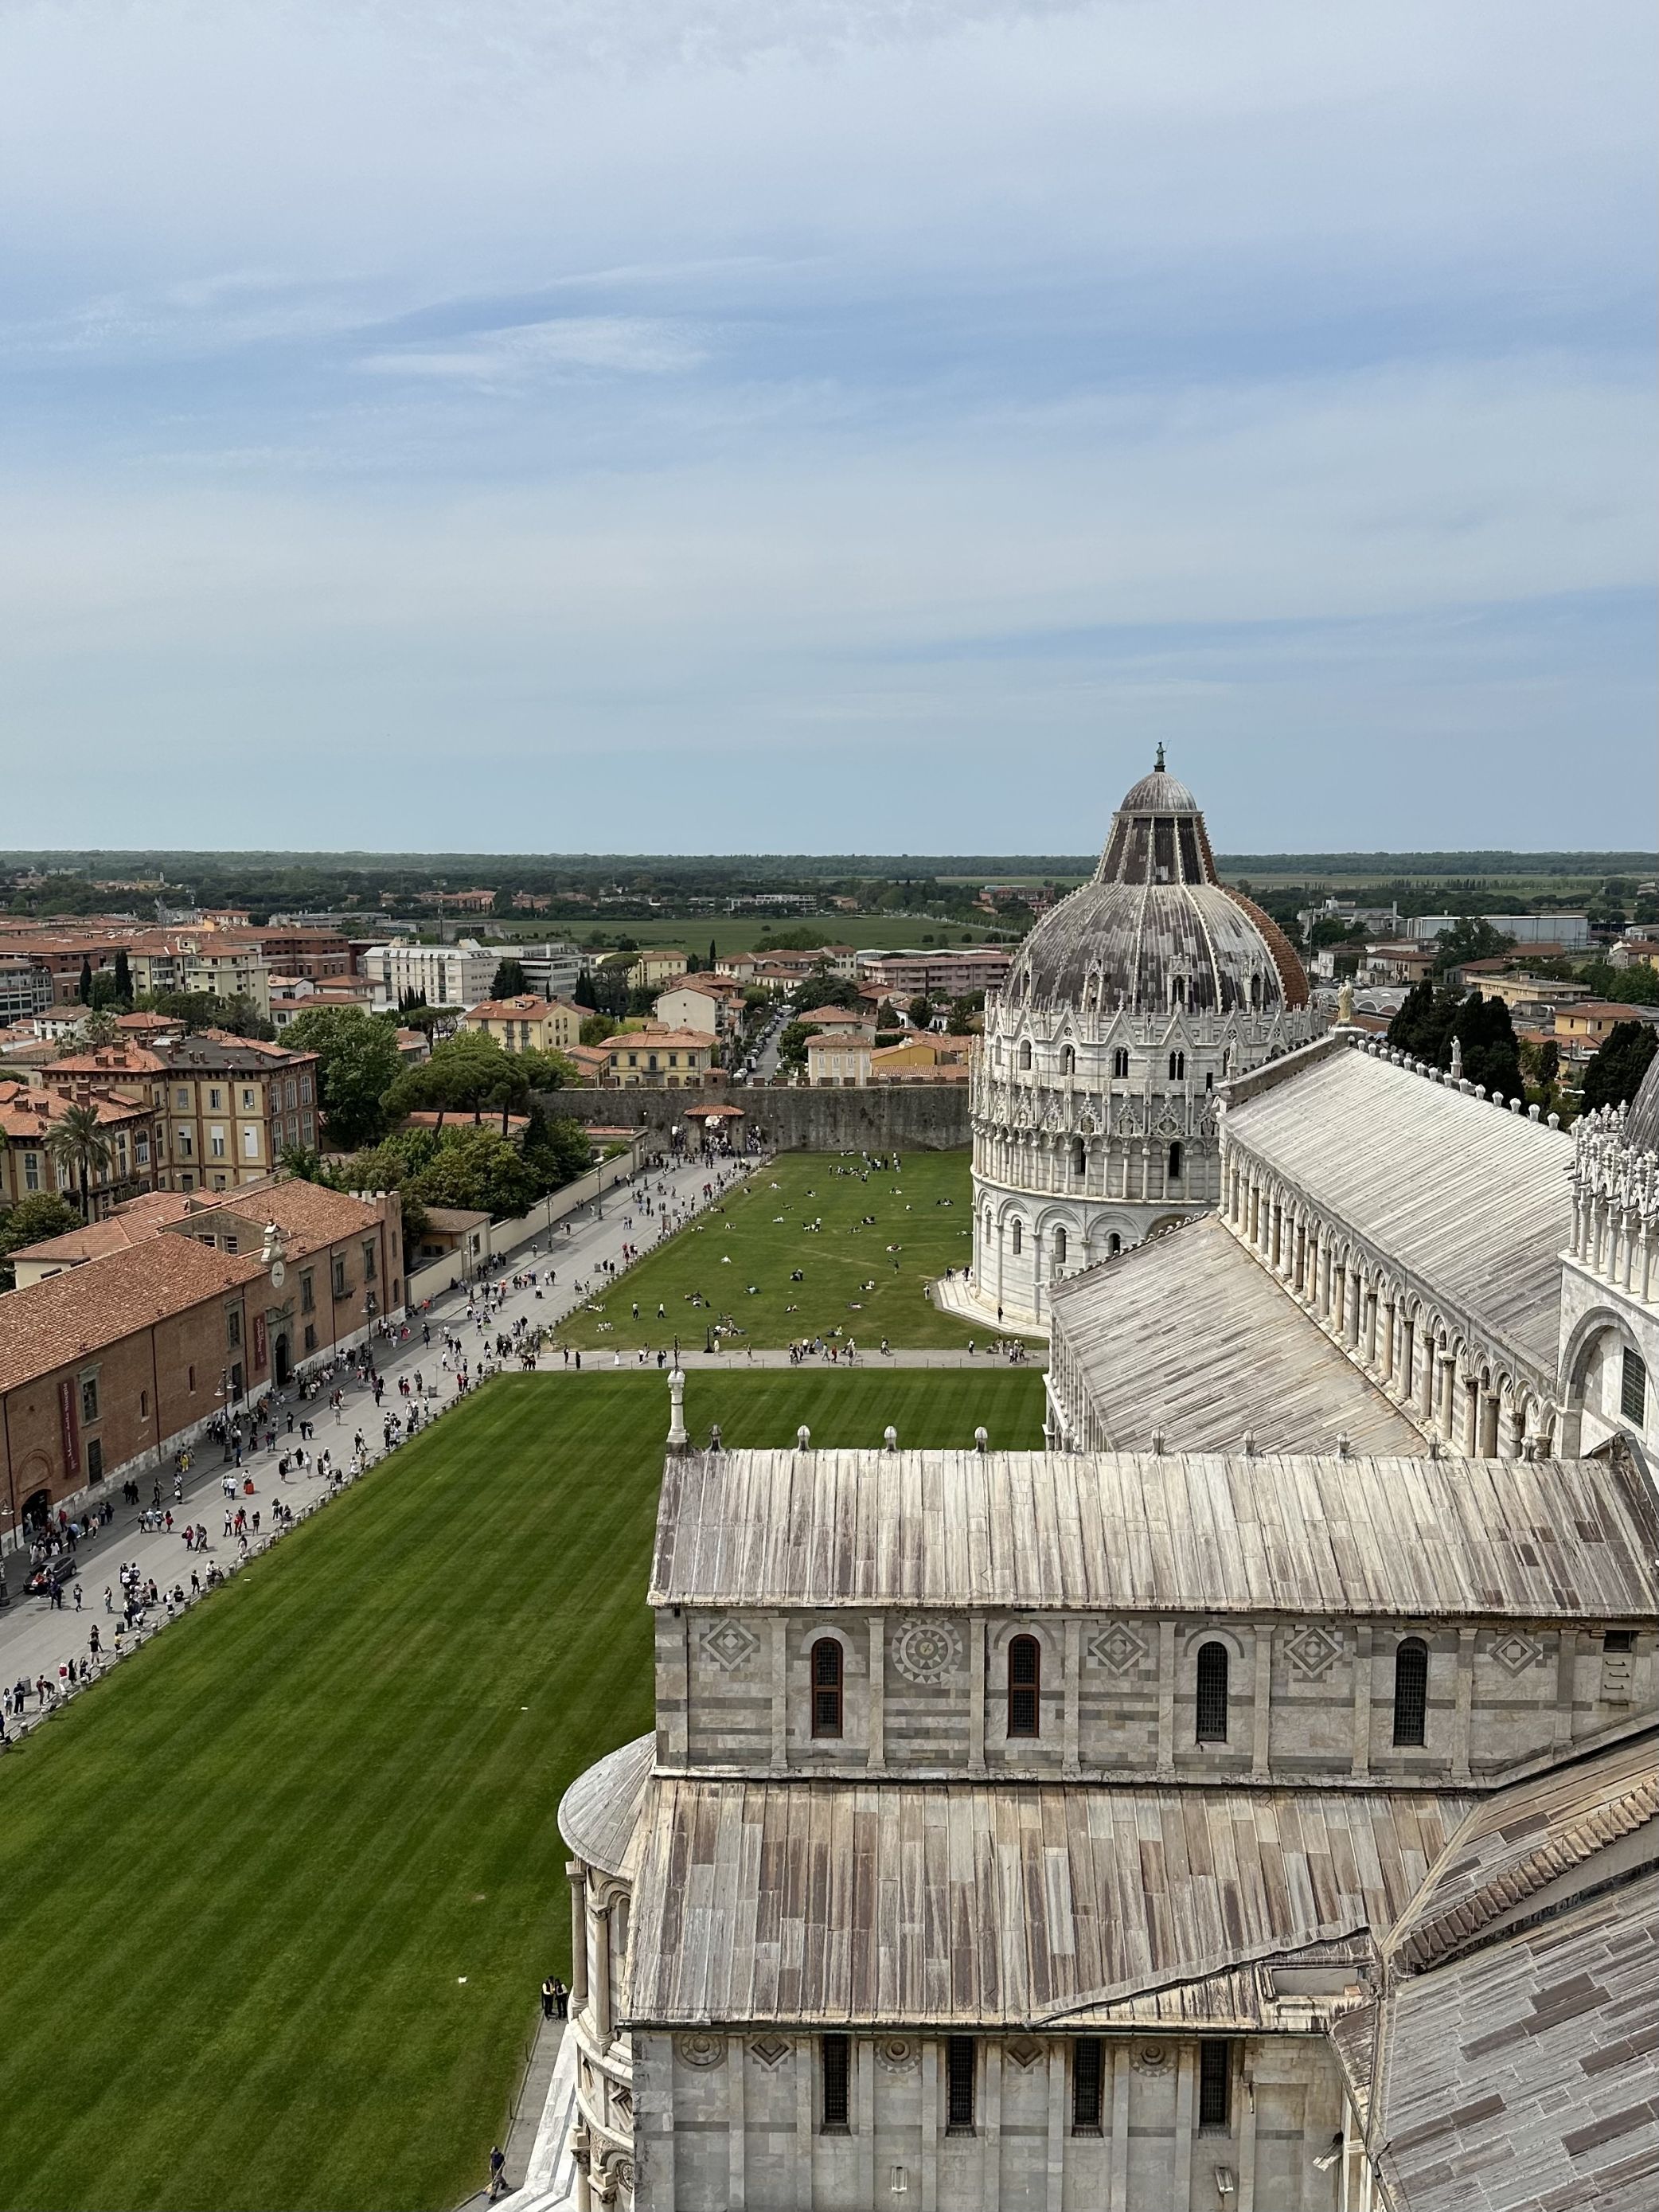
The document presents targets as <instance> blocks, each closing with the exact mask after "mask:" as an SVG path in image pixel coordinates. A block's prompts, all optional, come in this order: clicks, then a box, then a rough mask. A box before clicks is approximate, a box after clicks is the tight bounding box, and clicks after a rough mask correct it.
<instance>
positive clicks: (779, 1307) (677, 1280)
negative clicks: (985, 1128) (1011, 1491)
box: [559, 1152, 987, 1354]
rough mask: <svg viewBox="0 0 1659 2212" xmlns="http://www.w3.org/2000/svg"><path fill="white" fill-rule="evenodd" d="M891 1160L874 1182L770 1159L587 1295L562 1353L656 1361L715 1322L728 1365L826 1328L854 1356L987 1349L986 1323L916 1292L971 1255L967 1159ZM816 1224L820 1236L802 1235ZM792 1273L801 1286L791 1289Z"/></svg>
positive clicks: (568, 1326)
mask: <svg viewBox="0 0 1659 2212" xmlns="http://www.w3.org/2000/svg"><path fill="white" fill-rule="evenodd" d="M902 1161H903V1164H902V1169H901V1170H900V1172H899V1173H898V1174H897V1175H894V1174H892V1173H891V1172H884V1173H880V1174H876V1173H872V1175H871V1176H870V1179H869V1181H868V1182H866V1181H865V1180H864V1178H863V1176H862V1174H861V1173H860V1174H852V1173H838V1172H837V1170H852V1169H856V1168H858V1167H859V1166H860V1163H859V1161H858V1159H857V1158H856V1157H854V1158H842V1157H841V1156H840V1155H839V1154H837V1153H834V1152H784V1153H781V1155H780V1156H779V1157H778V1158H777V1159H775V1161H774V1162H773V1164H771V1166H770V1167H767V1168H763V1169H762V1170H760V1171H759V1173H758V1174H757V1175H754V1176H750V1178H749V1180H748V1182H745V1183H743V1184H741V1185H739V1186H738V1188H735V1189H734V1190H732V1191H731V1192H730V1193H728V1194H727V1196H726V1200H725V1201H724V1202H723V1204H722V1205H721V1206H719V1207H718V1208H716V1210H715V1211H714V1212H712V1213H708V1214H705V1215H703V1216H702V1218H701V1219H700V1220H698V1221H696V1222H693V1223H691V1224H690V1225H688V1226H687V1227H686V1228H684V1229H683V1230H682V1231H680V1233H679V1235H678V1237H675V1238H674V1239H673V1240H672V1242H671V1243H668V1244H665V1245H664V1246H663V1247H662V1249H660V1251H656V1252H653V1253H651V1254H650V1255H649V1256H648V1257H647V1258H646V1259H644V1260H641V1261H640V1262H639V1264H638V1265H637V1266H636V1267H632V1268H630V1269H629V1272H628V1273H627V1274H625V1275H623V1276H622V1277H620V1278H619V1279H618V1280H617V1283H616V1284H615V1285H613V1286H612V1287H611V1288H609V1289H604V1288H600V1289H597V1290H596V1291H595V1292H594V1294H593V1296H592V1298H591V1299H590V1301H589V1302H588V1305H587V1306H586V1307H585V1308H583V1309H582V1310H580V1311H578V1312H577V1313H574V1314H573V1315H572V1316H570V1318H569V1320H568V1321H567V1322H562V1323H561V1325H560V1328H559V1342H560V1343H561V1344H568V1345H571V1346H576V1345H580V1346H582V1347H583V1348H584V1349H587V1348H590V1347H591V1348H593V1349H596V1350H602V1351H609V1350H611V1349H614V1348H616V1347H617V1346H622V1347H623V1348H629V1347H632V1346H635V1345H640V1344H645V1345H649V1346H651V1347H652V1349H653V1351H654V1350H655V1349H656V1347H657V1346H659V1345H668V1344H671V1342H672V1341H673V1340H674V1338H675V1337H678V1339H679V1340H680V1342H681V1343H682V1344H683V1345H686V1344H689V1345H691V1346H695V1347H696V1348H697V1349H698V1350H702V1348H703V1347H704V1345H705V1342H706V1340H707V1335H708V1329H709V1328H710V1327H711V1325H712V1324H713V1323H714V1322H717V1321H720V1320H721V1319H722V1318H725V1319H727V1320H729V1321H730V1322H732V1326H733V1328H734V1329H735V1330H736V1331H738V1334H735V1335H732V1336H731V1337H729V1338H728V1339H727V1340H726V1349H728V1350H736V1351H737V1352H738V1353H739V1354H740V1353H741V1352H742V1349H743V1347H744V1346H745V1345H753V1346H755V1347H756V1349H757V1350H760V1349H762V1348H763V1347H766V1346H779V1345H786V1344H788V1343H790V1342H791V1341H792V1340H794V1339H796V1338H799V1337H806V1336H814V1335H825V1336H827V1335H829V1334H830V1333H831V1331H833V1330H835V1329H840V1330H841V1331H842V1334H843V1336H844V1337H851V1338H852V1339H853V1340H854V1342H855V1343H856V1344H857V1345H858V1346H859V1348H860V1351H874V1349H875V1347H876V1346H878V1344H879V1343H880V1341H881V1340H882V1338H883V1337H886V1338H887V1339H888V1340H889V1342H890V1343H891V1344H893V1345H895V1346H902V1347H905V1348H909V1347H913V1346H930V1345H945V1346H965V1345H966V1344H967V1343H968V1342H969V1339H970V1338H973V1339H975V1340H977V1341H978V1342H979V1343H981V1344H984V1343H985V1342H986V1341H987V1331H986V1329H985V1328H984V1327H983V1325H981V1327H980V1328H978V1329H975V1328H971V1327H970V1326H969V1324H968V1323H967V1322H961V1321H957V1320H956V1319H955V1318H954V1317H953V1316H951V1315H949V1314H942V1313H940V1312H939V1310H938V1309H937V1307H935V1306H934V1305H933V1303H932V1301H931V1300H930V1299H929V1298H928V1297H927V1294H926V1286H927V1284H928V1283H930V1282H932V1281H933V1280H934V1279H935V1278H937V1277H938V1276H940V1275H942V1274H943V1273H945V1269H946V1268H947V1267H956V1268H958V1269H960V1268H963V1267H966V1266H967V1265H968V1264H969V1261H970V1260H971V1259H972V1257H973V1212H972V1200H973V1193H972V1187H971V1184H970V1182H969V1173H968V1154H967V1153H966V1152H906V1153H904V1154H903V1155H902ZM947 1200H948V1201H949V1202H948V1203H945V1201H947ZM867 1213H872V1214H874V1215H875V1217H876V1218H875V1222H874V1225H866V1224H865V1222H864V1216H865V1215H866V1214H867ZM813 1221H821V1222H822V1223H823V1227H822V1228H821V1229H817V1230H812V1229H809V1227H808V1226H807V1225H808V1224H809V1223H811V1222H813ZM893 1246H896V1247H897V1248H898V1249H896V1250H893V1249H889V1248H890V1247H893ZM728 1259H729V1261H730V1263H731V1264H730V1265H729V1266H728V1265H727V1264H726V1262H727V1261H728ZM796 1268H799V1270H800V1271H801V1273H802V1274H803V1275H804V1276H805V1281H804V1282H799V1283H794V1282H791V1280H790V1276H791V1274H792V1273H793V1271H794V1270H795V1269H796ZM750 1285H754V1288H755V1292H756V1295H754V1296H752V1297H751V1296H750ZM866 1285H873V1287H872V1288H867V1287H866ZM697 1298H701V1299H702V1300H703V1301H705V1303H703V1304H694V1303H693V1301H694V1299H697ZM636 1303H637V1304H638V1306H639V1309H640V1313H639V1319H638V1320H637V1321H636V1320H635V1318H634V1307H635V1304H636ZM659 1305H660V1306H661V1307H662V1309H663V1318H662V1319H661V1320H659V1319H658V1316H657V1308H658V1307H659Z"/></svg>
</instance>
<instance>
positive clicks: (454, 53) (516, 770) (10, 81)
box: [0, 0, 1659, 853]
mask: <svg viewBox="0 0 1659 2212" xmlns="http://www.w3.org/2000/svg"><path fill="white" fill-rule="evenodd" d="M1656 46H1659V11H1656V10H1655V9H1653V7H1652V5H1651V0H1583V4H1581V5H1578V6H1575V7H1564V6H1562V5H1561V4H1560V0H1457V4H1456V5H1455V6H1452V7H1448V6H1447V5H1446V4H1445V0H1343V4H1342V5H1340V6H1339V7H1333V6H1332V5H1330V0H1291V4H1285V0H1249V5H1248V6H1240V5H1238V4H1237V0H1103V3H1102V4H1066V0H1024V4H1020V0H214V5H213V6H212V8H210V9H204V8H202V7H200V6H199V5H197V4H195V0H190V4H181V3H180V0H118V3H117V0H35V3H33V4H32V0H5V4H4V5H3V7H0V209H3V210H4V211H5V213H4V219H3V221H0V611H3V612H0V767H3V775H0V845H8V846H85V845H88V844H104V845H111V846H115V845H118V846H125V847H131V846H134V845H144V844H153V845H162V846H167V847H180V846H199V847H237V848H251V847H271V846H283V847H302V848H362V847H370V848H374V847H392V848H403V849H416V850H419V849H433V850H447V851H454V850H458V849H460V850H479V851H570V852H577V851H585V850H586V851H635V850H641V851H654V852H675V851H694V852H706V851H727V850H733V851H744V850H769V851H802V852H807V851H875V852H892V851H898V850H910V851H928V852H947V851H974V852H998V853H1016V852H1042V853H1049V852H1073V851H1083V850H1086V849H1088V848H1090V847H1091V846H1094V845H1097V844H1098V843H1099V842H1100V841H1101V839H1102V837H1103V835H1104V832H1105V829H1106V824H1107V821H1108V819H1109V815H1110V812H1111V809H1112V807H1113V805H1115V802H1116V800H1117V799H1118V798H1119V797H1120V796H1121V793H1122V791H1123V789H1124V787H1126V786H1127V783H1128V782H1129V781H1132V780H1133V777H1134V776H1136V775H1139V773H1140V772H1141V771H1142V770H1143V769H1145V768H1146V766H1148V765H1149V764H1150V761H1151V757H1152V751H1153V749H1154V747H1155V745H1156V744H1158V743H1159V742H1162V743H1164V744H1165V745H1166V746H1167V747H1168V750H1169V758H1170V766H1171V768H1172V769H1175V770H1176V772H1177V773H1179V774H1181V775H1182V776H1184V777H1185V779H1186V780H1187V781H1188V782H1190V783H1191V784H1192V785H1193V787H1194V789H1195V790H1196V791H1197V793H1198V795H1199V797H1200V801H1201V802H1202V803H1203V805H1205V807H1206V811H1207V814H1208V817H1209V822H1210V827H1211V831H1212V837H1213V838H1214V841H1215V842H1216V843H1217V845H1218V848H1221V849H1224V850H1228V851H1233V852H1240V851H1262V850H1274V851H1278V850H1291V851H1294V850H1310V849H1328V848H1396V849H1399V848H1437V849H1445V848H1457V847H1465V846H1481V847H1498V846H1510V847H1520V848H1560V847H1584V848H1595V847H1602V848H1607V847H1624V846H1631V845H1638V846H1653V845H1656V844H1659V826H1656V816H1659V793H1656V778H1659V766H1656V762H1659V752H1656V741H1655V717H1654V708H1655V697H1654V692H1655V684H1654V674H1655V657H1654V621H1653V598H1652V592H1653V581H1654V577H1653V568H1654V560H1653V556H1654V542H1653V541H1654V532H1653V526H1652V512H1651V509H1652V483H1653V466H1654V460H1655V453H1654V445H1655V439H1654V410H1653V405H1652V397H1651V386H1652V378H1653V368H1654V361H1653V319H1654V317H1653V310H1654V301H1653V296H1652V295H1653V270H1654V264H1655V252H1654V248H1655V238H1654V228H1655V222H1654V209H1655V205H1656V196H1655V184H1656V177H1655V169H1656V161H1655V136H1656V133H1655V125H1654V117H1653V112H1652V102H1651V86H1652V83H1653V82H1654V72H1655V63H1656V52H1655V49H1656Z"/></svg>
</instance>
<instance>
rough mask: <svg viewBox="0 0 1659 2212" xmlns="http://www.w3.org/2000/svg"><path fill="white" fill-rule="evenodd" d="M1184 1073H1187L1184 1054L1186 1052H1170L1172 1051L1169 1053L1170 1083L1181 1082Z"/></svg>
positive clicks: (1183, 1078)
mask: <svg viewBox="0 0 1659 2212" xmlns="http://www.w3.org/2000/svg"><path fill="white" fill-rule="evenodd" d="M1186 1074H1187V1055H1186V1054H1185V1053H1184V1052H1172V1053H1171V1054H1170V1082H1171V1083H1181V1082H1183V1081H1184V1080H1185V1079H1186Z"/></svg>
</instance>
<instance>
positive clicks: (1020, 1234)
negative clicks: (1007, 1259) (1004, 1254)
mask: <svg viewBox="0 0 1659 2212" xmlns="http://www.w3.org/2000/svg"><path fill="white" fill-rule="evenodd" d="M1024 1242H1025V1231H1024V1226H1023V1225H1022V1224H1021V1223H1019V1222H1018V1221H1017V1222H1015V1224H1014V1257H1015V1259H1017V1260H1018V1257H1019V1248H1020V1246H1021V1245H1022V1244H1023V1243H1024Z"/></svg>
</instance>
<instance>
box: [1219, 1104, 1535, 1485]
mask: <svg viewBox="0 0 1659 2212" xmlns="http://www.w3.org/2000/svg"><path fill="white" fill-rule="evenodd" d="M1221 1157H1222V1174H1223V1185H1224V1188H1223V1198H1222V1218H1223V1219H1224V1220H1225V1222H1226V1224H1227V1225H1228V1227H1229V1228H1230V1229H1231V1231H1233V1233H1234V1235H1235V1236H1237V1237H1238V1238H1239V1239H1240V1240H1241V1241H1242V1242H1243V1243H1245V1244H1247V1245H1249V1248H1250V1249H1251V1250H1252V1252H1254V1253H1255V1256H1256V1258H1257V1259H1258V1260H1259V1261H1261V1264H1262V1266H1264V1267H1267V1268H1269V1269H1270V1270H1271V1271H1272V1273H1273V1274H1275V1275H1276V1276H1277V1277H1278V1278H1279V1281H1280V1282H1281V1283H1282V1284H1283V1285H1284V1286H1285V1289H1286V1290H1287V1291H1289V1292H1290V1294H1291V1297H1294V1298H1295V1299H1296V1300H1297V1303H1298V1304H1300V1305H1302V1306H1303V1307H1304V1308H1305V1310H1307V1311H1308V1312H1309V1313H1310V1315H1311V1316H1313V1318H1314V1319H1315V1320H1316V1322H1318V1323H1319V1325H1320V1327H1321V1328H1323V1329H1324V1331H1325V1332H1326V1334H1328V1336H1330V1337H1332V1338H1333V1339H1334V1340H1335V1341H1336V1343H1337V1344H1339V1345H1340V1346H1341V1348H1342V1349H1343V1351H1344V1352H1346V1354H1347V1356H1348V1358H1350V1359H1352V1361H1353V1363H1354V1364H1355V1365H1356V1366H1358V1367H1360V1368H1363V1369H1364V1371H1365V1372H1366V1373H1367V1374H1368V1375H1369V1376H1370V1377H1371V1379H1372V1381H1373V1382H1374V1383H1376V1384H1377V1385H1378V1387H1379V1388H1380V1389H1383V1391H1385V1392H1386V1393H1387V1395H1389V1398H1391V1399H1392V1400H1393V1401H1394V1402H1395V1404H1396V1405H1397V1406H1398V1407H1400V1408H1401V1411H1402V1412H1403V1413H1406V1414H1407V1417H1408V1418H1409V1419H1411V1420H1412V1421H1413V1423H1414V1424H1415V1425H1416V1426H1417V1427H1418V1428H1419V1429H1421V1430H1422V1431H1423V1432H1424V1434H1425V1436H1426V1437H1428V1438H1429V1443H1430V1450H1431V1452H1433V1451H1436V1450H1437V1449H1448V1450H1450V1451H1453V1452H1455V1453H1458V1454H1460V1455H1464V1456H1466V1457H1468V1458H1471V1459H1519V1458H1533V1457H1534V1456H1535V1457H1541V1458H1544V1457H1548V1456H1549V1455H1551V1453H1552V1451H1553V1448H1554V1443H1555V1431H1556V1425H1557V1421H1558V1419H1559V1407H1557V1405H1556V1403H1555V1400H1554V1377H1553V1376H1552V1375H1546V1374H1544V1373H1542V1372H1541V1370H1538V1369H1536V1368H1534V1366H1532V1365H1531V1364H1530V1363H1528V1362H1525V1361H1522V1360H1521V1359H1519V1358H1517V1357H1516V1354H1515V1352H1514V1351H1513V1350H1512V1349H1511V1348H1510V1347H1508V1346H1504V1345H1501V1344H1499V1343H1498V1342H1497V1341H1496V1340H1494V1339H1492V1337H1490V1336H1489V1335H1488V1334H1486V1333H1485V1332H1484V1331H1482V1330H1481V1329H1480V1328H1479V1327H1478V1326H1477V1325H1474V1324H1473V1323H1472V1322H1470V1320H1469V1318H1468V1316H1467V1315H1464V1314H1462V1313H1459V1312H1457V1311H1456V1310H1454V1309H1453V1308H1451V1307H1450V1306H1449V1304H1446V1303H1445V1302H1444V1301H1443V1300H1440V1299H1437V1297H1436V1295H1435V1293H1434V1292H1433V1291H1432V1290H1431V1289H1430V1288H1429V1287H1428V1286H1426V1285H1423V1284H1421V1283H1419V1282H1417V1281H1415V1280H1414V1279H1413V1277H1412V1276H1411V1275H1410V1273H1408V1272H1407V1271H1406V1270H1404V1269H1402V1268H1401V1267H1400V1265H1399V1263H1398V1262H1397V1261H1394V1260H1391V1259H1390V1258H1389V1256H1388V1255H1386V1254H1384V1253H1381V1252H1379V1251H1377V1250H1376V1249H1375V1248H1374V1247H1373V1246H1371V1245H1370V1243H1367V1242H1366V1240H1365V1239H1364V1238H1363V1237H1359V1236H1358V1235H1357V1234H1356V1233H1355V1232H1354V1231H1352V1229H1350V1228H1348V1227H1346V1225H1343V1224H1341V1223H1339V1222H1334V1221H1331V1220H1328V1219H1327V1218H1325V1217H1324V1216H1323V1215H1322V1213H1321V1212H1320V1211H1319V1209H1318V1208H1317V1206H1315V1205H1314V1204H1313V1202H1312V1201H1311V1200H1310V1199H1309V1198H1308V1196H1307V1195H1306V1194H1305V1193H1304V1192H1303V1191H1300V1190H1298V1189H1297V1188H1296V1187H1295V1185H1294V1184H1292V1183H1291V1182H1288V1181H1286V1180H1285V1178H1284V1177H1282V1176H1279V1174H1278V1172H1277V1171H1276V1170H1274V1169H1273V1168H1272V1167H1270V1166H1268V1165H1267V1164H1266V1163H1264V1162H1262V1161H1261V1160H1258V1159H1256V1158H1254V1157H1253V1156H1252V1155H1251V1154H1250V1153H1249V1152H1247V1151H1245V1149H1244V1148H1243V1146H1240V1145H1239V1144H1237V1142H1230V1140H1229V1138H1228V1134H1227V1131H1226V1127H1225V1123H1224V1126H1223V1129H1222V1144H1221Z"/></svg>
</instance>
